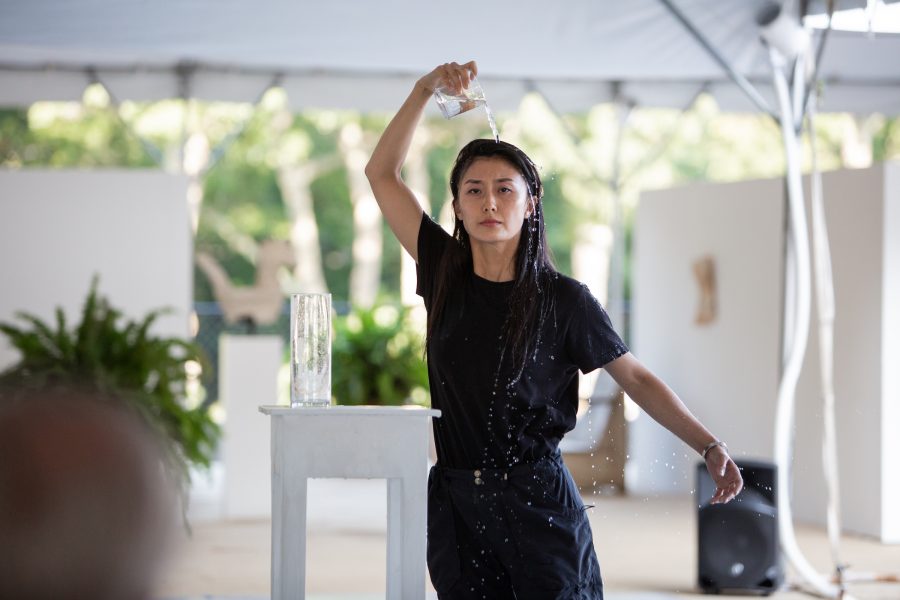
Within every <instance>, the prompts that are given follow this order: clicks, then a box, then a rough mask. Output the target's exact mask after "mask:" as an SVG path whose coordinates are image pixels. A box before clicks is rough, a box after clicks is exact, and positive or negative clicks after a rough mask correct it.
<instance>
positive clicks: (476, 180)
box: [463, 177, 515, 183]
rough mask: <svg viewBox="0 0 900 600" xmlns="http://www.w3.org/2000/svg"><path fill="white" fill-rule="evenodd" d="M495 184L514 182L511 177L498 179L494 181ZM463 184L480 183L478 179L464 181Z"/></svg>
mask: <svg viewBox="0 0 900 600" xmlns="http://www.w3.org/2000/svg"><path fill="white" fill-rule="evenodd" d="M494 181H497V182H500V181H502V182H504V183H505V182H507V181H515V179H513V178H512V177H501V178H500V179H495V180H494ZM463 183H482V181H481V180H480V179H466V180H465V181H464V182H463Z"/></svg>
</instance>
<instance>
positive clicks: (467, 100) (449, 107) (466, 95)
mask: <svg viewBox="0 0 900 600" xmlns="http://www.w3.org/2000/svg"><path fill="white" fill-rule="evenodd" d="M434 99H435V100H437V104H438V107H439V108H440V109H441V112H442V113H443V114H444V117H445V118H447V119H452V118H453V117H455V116H456V115H459V114H462V113H464V112H466V111H469V110H472V109H473V108H475V107H476V106H478V105H479V104H484V103H485V102H486V99H485V97H484V90H483V89H482V88H481V84H480V83H478V79H476V78H475V77H474V76H472V81H470V82H469V87H467V88H466V89H464V90H463V91H462V92H460V93H459V94H454V93H453V92H451V91H449V90H447V89H445V88H437V89H436V90H434Z"/></svg>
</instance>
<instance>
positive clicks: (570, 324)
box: [416, 215, 628, 469]
mask: <svg viewBox="0 0 900 600" xmlns="http://www.w3.org/2000/svg"><path fill="white" fill-rule="evenodd" d="M456 243H457V242H456V241H455V240H454V239H453V238H452V237H451V236H450V235H449V234H448V233H447V232H446V231H444V230H443V229H442V228H441V227H440V226H439V225H438V224H437V223H435V222H434V221H432V220H431V218H430V217H428V215H423V216H422V224H421V227H420V228H419V239H418V251H419V263H418V266H417V275H418V285H417V288H416V293H418V294H419V295H420V296H422V298H423V299H424V300H425V307H426V309H428V310H431V300H432V297H431V296H432V290H433V289H434V278H435V274H436V271H437V267H438V264H439V263H440V260H441V256H442V255H443V253H444V252H445V251H446V249H447V245H448V244H456ZM467 279H468V281H467V282H466V284H465V285H460V286H457V288H458V289H453V290H451V291H450V292H449V293H448V297H447V299H446V302H445V304H444V310H443V317H442V319H441V323H439V327H438V330H437V331H436V332H433V333H432V336H431V340H430V342H429V345H428V349H427V357H428V377H429V387H430V389H431V405H432V407H434V408H437V409H439V410H440V411H441V418H439V419H435V420H434V434H435V445H436V448H437V455H438V462H439V463H440V464H442V465H444V466H445V467H449V468H465V469H470V468H471V469H475V468H480V467H487V468H502V467H508V466H512V465H513V464H516V463H517V462H533V461H536V460H538V459H539V458H541V457H543V456H545V455H547V454H550V453H551V452H553V451H554V450H555V449H556V447H557V445H558V444H559V441H560V439H562V437H563V435H564V434H565V433H566V432H568V431H571V430H572V428H573V427H574V426H575V413H576V411H577V409H578V377H577V374H578V370H579V369H580V370H581V371H582V372H585V373H587V372H590V371H593V370H594V369H597V368H599V367H602V366H604V365H605V364H607V363H608V362H610V361H612V360H614V359H616V358H618V357H619V356H622V355H623V354H625V353H626V352H628V348H627V347H626V346H625V344H624V343H623V342H622V340H621V339H620V338H619V336H618V335H617V334H616V332H615V331H613V328H612V325H611V323H610V321H609V317H608V316H607V314H606V311H605V310H603V307H602V306H600V303H599V302H597V300H596V299H595V298H594V296H593V295H592V294H591V293H590V291H588V289H587V287H586V286H585V285H584V284H581V283H579V282H577V281H575V280H574V279H572V278H570V277H565V276H564V275H559V276H558V277H557V278H556V279H555V280H554V282H553V285H552V286H551V289H550V293H552V294H554V295H555V303H554V307H555V308H554V310H553V311H552V312H551V313H550V314H549V315H548V317H547V318H546V319H545V320H544V323H543V326H542V327H541V331H540V332H539V336H540V337H539V339H540V342H539V343H538V345H537V350H536V353H535V354H534V355H533V357H529V358H528V359H527V363H526V366H525V368H524V370H523V371H522V374H521V376H520V377H517V376H516V375H517V372H518V370H517V369H515V368H514V366H513V365H512V364H511V361H510V360H509V356H508V355H509V354H510V352H509V351H508V350H506V351H504V340H503V335H502V330H503V325H504V323H505V321H506V316H507V314H508V312H509V310H508V298H509V294H510V292H511V290H512V286H513V282H512V281H508V282H499V283H498V282H493V281H488V280H486V279H483V278H481V277H479V276H478V275H476V274H475V273H474V272H471V273H470V274H469V276H468V277H467Z"/></svg>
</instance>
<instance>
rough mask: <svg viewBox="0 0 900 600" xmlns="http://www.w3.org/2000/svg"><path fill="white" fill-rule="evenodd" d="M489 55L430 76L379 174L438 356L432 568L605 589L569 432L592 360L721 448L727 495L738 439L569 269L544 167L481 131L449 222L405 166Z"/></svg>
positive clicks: (482, 579)
mask: <svg viewBox="0 0 900 600" xmlns="http://www.w3.org/2000/svg"><path fill="white" fill-rule="evenodd" d="M477 71H478V69H477V66H476V64H475V63H474V62H469V63H466V64H464V65H459V64H457V63H449V64H445V65H441V66H439V67H437V68H436V69H434V70H433V71H431V72H430V73H428V74H427V75H425V76H424V77H422V78H421V79H419V81H418V82H416V85H415V87H414V88H413V91H412V93H410V95H409V97H408V98H407V99H406V101H405V102H404V104H403V106H401V108H400V110H399V111H398V113H397V114H396V116H395V117H394V118H393V120H392V121H391V122H390V124H389V125H388V126H387V128H386V129H385V131H384V134H383V135H382V137H381V140H380V141H379V143H378V145H377V146H376V148H375V151H374V153H373V154H372V158H371V160H370V161H369V164H368V165H367V167H366V175H367V176H368V178H369V182H370V184H371V186H372V190H373V192H374V194H375V197H376V199H377V200H378V204H379V206H380V207H381V210H382V212H383V213H384V216H385V218H386V219H387V222H388V224H389V225H390V227H391V229H392V230H393V232H394V234H395V235H396V236H397V238H398V239H399V241H400V243H401V244H402V245H403V247H404V248H405V249H406V251H407V252H409V254H410V255H411V256H412V257H413V258H414V259H415V260H416V263H417V265H418V266H417V272H418V287H417V292H418V293H419V294H420V295H421V296H422V297H423V298H424V300H425V306H426V308H427V309H428V329H427V339H426V348H427V359H428V373H429V379H430V387H431V397H432V405H433V406H434V407H435V408H438V409H440V410H441V411H442V417H441V418H440V419H437V420H435V421H434V434H435V442H436V448H437V456H438V461H437V465H435V467H434V468H433V469H432V471H431V473H430V475H429V482H428V568H429V571H430V573H431V579H432V582H433V584H434V587H435V589H436V590H437V592H438V596H439V598H442V599H458V598H489V599H491V600H496V599H501V598H516V599H519V600H522V599H531V598H534V599H535V600H548V599H552V598H559V599H570V598H590V599H596V598H602V597H603V585H602V581H601V578H600V569H599V566H598V564H597V558H596V555H595V553H594V548H593V539H592V535H591V528H590V524H589V522H588V519H587V516H586V515H585V511H584V508H585V507H584V505H583V504H582V501H581V498H580V496H579V494H578V489H577V487H576V486H575V484H574V482H573V480H572V477H571V475H570V474H569V472H568V470H567V469H566V467H565V465H564V464H563V462H562V460H561V458H560V454H559V450H558V444H559V441H560V439H561V438H562V436H563V435H564V434H565V433H566V432H567V431H570V430H571V429H572V428H573V427H574V426H575V411H576V407H577V372H578V370H579V369H580V370H581V371H583V372H588V371H592V370H593V369H596V368H600V367H602V368H605V369H606V370H607V371H608V372H609V374H610V375H611V376H612V377H613V378H614V379H615V380H616V382H617V383H618V384H619V385H620V386H621V387H622V388H623V389H624V390H625V392H626V393H627V394H628V395H629V396H630V397H631V398H632V399H633V400H634V401H635V402H637V403H638V405H640V406H641V407H642V408H643V409H644V410H645V411H647V412H648V413H649V414H650V415H651V416H652V417H653V418H654V419H656V420H657V421H659V422H660V423H661V424H662V425H663V426H665V427H666V428H667V429H669V430H670V431H672V432H673V433H674V434H676V435H677V436H678V437H680V438H681V439H682V440H684V441H685V442H686V443H687V444H688V445H690V446H691V447H692V448H694V450H696V451H697V452H698V453H701V454H702V455H703V457H704V459H705V460H706V466H707V468H708V470H709V472H710V474H711V475H712V477H713V480H714V481H715V483H716V486H717V489H716V493H715V495H714V496H713V500H712V501H713V502H716V503H718V502H728V501H730V500H731V499H732V498H734V496H736V495H737V494H738V493H739V492H740V490H741V487H742V485H743V482H742V480H741V476H740V473H739V471H738V468H737V466H736V465H735V463H734V462H733V461H732V460H731V459H730V458H729V456H728V453H727V451H726V448H725V446H724V444H722V443H721V442H719V441H718V439H717V438H715V436H713V435H712V434H711V433H710V432H709V431H707V430H706V429H705V428H704V427H703V425H701V424H700V422H699V421H697V419H696V418H694V416H693V415H691V413H690V412H689V411H688V410H687V408H685V406H684V404H682V402H681V401H680V400H679V399H678V397H677V396H676V395H675V394H674V393H673V392H672V391H671V390H670V389H669V388H668V387H666V385H665V384H664V383H663V382H662V381H660V380H659V379H658V378H656V377H655V376H654V375H653V374H652V373H650V372H649V371H648V370H647V369H646V368H645V367H644V366H643V365H641V364H640V363H639V362H638V361H637V359H635V358H634V356H632V355H631V353H629V352H628V349H627V348H626V347H625V344H624V343H622V341H621V339H620V338H619V336H618V335H617V334H616V333H615V332H614V331H613V329H612V327H611V325H610V322H609V318H608V317H607V315H606V312H605V311H604V310H603V308H602V307H601V306H600V304H599V303H598V302H597V301H596V300H595V299H594V297H593V296H592V295H591V294H590V292H589V291H588V290H587V288H586V287H585V286H584V285H582V284H580V283H578V282H576V281H575V280H573V279H571V278H568V277H565V276H563V275H561V274H559V273H557V272H556V270H555V269H554V268H553V265H552V263H551V261H550V258H549V255H548V251H547V243H546V239H545V232H544V217H543V208H542V206H543V198H542V195H543V188H542V186H541V180H540V176H539V174H538V171H537V168H536V167H535V165H534V163H533V162H532V161H531V160H530V159H529V158H528V157H527V156H526V155H525V154H524V153H523V152H522V151H521V150H519V149H518V148H516V147H515V146H513V145H511V144H507V143H505V142H497V141H494V140H475V141H473V142H471V143H469V144H468V145H466V146H465V147H464V148H463V149H462V150H461V151H460V154H459V156H458V157H457V160H456V164H455V166H454V168H453V172H452V173H451V177H450V188H451V191H452V193H453V209H454V212H455V216H456V224H455V227H454V232H453V235H452V236H450V235H448V234H447V233H445V232H444V231H443V230H442V229H441V228H440V227H439V226H438V225H436V224H435V223H434V221H432V220H431V219H430V218H429V217H428V215H426V214H424V213H423V211H422V208H421V207H420V206H419V204H418V202H417V201H416V198H415V196H414V194H413V193H412V192H411V191H410V189H409V188H408V187H407V186H406V185H405V184H404V183H403V180H402V179H401V176H400V171H401V167H402V165H403V162H404V160H405V158H406V154H407V152H408V150H409V145H410V141H411V140H412V136H413V132H414V130H415V127H416V125H417V124H418V121H419V119H420V118H421V115H422V111H423V109H424V107H425V105H426V104H427V103H428V101H429V99H430V98H431V96H432V93H433V91H434V90H435V88H437V87H443V88H446V89H449V90H450V91H452V92H455V93H459V92H460V91H461V90H462V89H463V88H465V87H466V86H467V85H468V83H469V82H470V81H471V78H472V76H473V75H475V74H477Z"/></svg>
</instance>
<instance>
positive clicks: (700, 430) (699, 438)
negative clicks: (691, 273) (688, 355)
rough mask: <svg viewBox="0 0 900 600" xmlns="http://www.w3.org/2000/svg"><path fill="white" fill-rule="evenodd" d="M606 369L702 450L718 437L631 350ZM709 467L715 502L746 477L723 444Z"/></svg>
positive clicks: (708, 460)
mask: <svg viewBox="0 0 900 600" xmlns="http://www.w3.org/2000/svg"><path fill="white" fill-rule="evenodd" d="M604 368H605V369H606V371H607V372H608V373H609V374H610V375H611V376H612V378H613V379H615V380H616V383H618V384H619V385H620V386H621V387H622V389H623V390H624V391H625V393H626V394H628V397H629V398H631V399H632V400H634V402H635V403H636V404H637V405H638V406H640V407H641V408H642V409H644V411H646V412H647V414H649V415H650V416H651V417H653V419H654V420H655V421H656V422H657V423H659V424H660V425H662V426H663V427H665V428H666V429H668V430H669V431H671V432H672V433H674V434H675V435H677V436H678V437H679V438H680V439H681V440H682V441H684V443H686V444H687V445H688V446H690V447H691V448H693V449H694V450H695V451H696V452H697V453H698V454H701V453H702V452H703V450H704V449H705V448H706V447H707V446H708V445H709V444H710V443H712V442H715V441H716V440H717V438H716V437H715V436H714V435H713V434H711V433H710V432H709V430H707V429H706V427H704V426H703V424H702V423H700V421H698V420H697V418H696V417H695V416H694V415H693V414H691V411H689V410H688V408H687V407H686V406H685V405H684V403H683V402H682V401H681V399H680V398H678V396H677V395H676V394H675V392H673V391H672V390H671V389H670V388H669V386H667V385H666V384H665V383H663V381H662V380H661V379H660V378H659V377H657V376H656V375H654V374H653V373H652V372H650V370H649V369H647V367H645V366H644V365H642V364H641V363H640V361H638V360H637V359H636V358H635V357H634V356H633V355H632V354H631V353H630V352H628V353H625V354H624V355H622V356H620V357H619V358H617V359H616V360H614V361H612V362H611V363H609V364H607V365H606V366H605V367H604ZM706 468H707V470H708V471H709V474H710V475H711V476H712V478H713V481H715V483H716V493H715V494H714V495H713V502H714V503H718V502H728V501H730V500H731V499H732V498H734V497H735V496H737V494H738V493H739V492H740V491H741V488H742V487H743V480H742V478H741V474H740V471H739V470H738V468H737V465H736V464H735V463H734V461H733V460H731V457H729V456H728V452H727V451H726V450H725V449H724V448H722V447H721V446H714V447H713V448H712V449H711V450H709V451H708V452H707V453H706Z"/></svg>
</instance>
